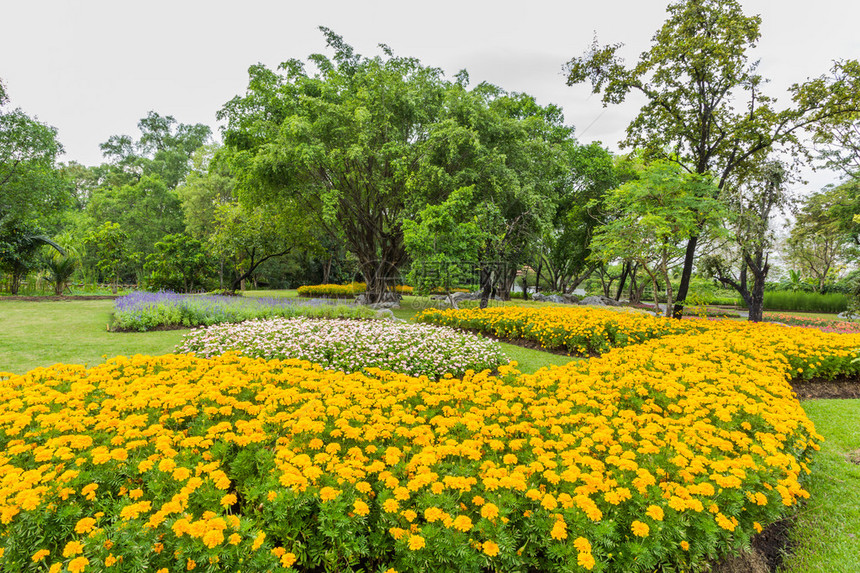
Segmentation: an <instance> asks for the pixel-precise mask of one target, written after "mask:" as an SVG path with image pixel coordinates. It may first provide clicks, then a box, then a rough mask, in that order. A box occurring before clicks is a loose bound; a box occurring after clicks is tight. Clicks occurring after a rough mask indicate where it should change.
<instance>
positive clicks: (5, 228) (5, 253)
mask: <svg viewBox="0 0 860 573" xmlns="http://www.w3.org/2000/svg"><path fill="white" fill-rule="evenodd" d="M43 246H50V247H53V248H54V249H56V250H57V251H58V252H59V253H60V254H65V253H64V251H63V249H62V248H61V247H60V246H59V245H57V244H56V243H55V242H54V241H52V240H51V239H49V238H48V237H46V236H44V235H43V234H41V230H40V229H39V228H38V227H36V226H35V225H31V224H29V223H25V222H23V221H21V220H16V219H12V218H6V219H0V270H3V271H5V272H7V273H9V276H10V279H11V280H10V285H9V290H10V291H11V293H12V294H13V295H14V294H18V288H19V286H20V284H21V279H23V278H24V277H25V276H26V275H27V273H29V272H30V271H32V270H35V269H36V268H37V267H38V266H39V263H40V261H39V257H38V255H39V250H40V249H41V248H42V247H43Z"/></svg>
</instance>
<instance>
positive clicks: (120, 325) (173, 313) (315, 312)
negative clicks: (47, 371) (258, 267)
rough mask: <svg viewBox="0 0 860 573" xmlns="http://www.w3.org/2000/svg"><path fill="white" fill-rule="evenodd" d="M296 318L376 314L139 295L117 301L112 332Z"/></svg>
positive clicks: (308, 304)
mask: <svg viewBox="0 0 860 573" xmlns="http://www.w3.org/2000/svg"><path fill="white" fill-rule="evenodd" d="M294 316H312V317H325V318H334V317H346V318H369V317H371V316H373V312H372V311H370V310H368V309H366V308H362V307H359V306H346V305H333V304H331V303H330V302H328V301H324V300H303V301H297V300H295V299H289V298H262V297H261V298H256V297H254V298H252V297H235V296H200V295H186V294H177V293H172V292H154V293H153V292H141V291H138V292H133V293H131V294H130V295H128V296H124V297H121V298H118V299H117V300H116V303H115V306H114V315H113V324H112V325H111V330H117V331H131V330H136V331H141V332H142V331H146V330H152V329H153V328H159V327H182V326H186V327H191V326H201V325H206V326H208V325H212V324H220V323H223V322H234V323H235V322H242V321H244V320H250V319H255V318H272V317H287V318H289V317H294Z"/></svg>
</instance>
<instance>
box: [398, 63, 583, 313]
mask: <svg viewBox="0 0 860 573" xmlns="http://www.w3.org/2000/svg"><path fill="white" fill-rule="evenodd" d="M467 87H468V78H467V77H466V75H465V74H462V73H461V74H460V76H459V77H458V82H457V84H456V85H452V86H450V87H449V89H448V90H447V92H446V99H445V105H444V108H443V110H442V113H443V115H442V116H441V119H440V121H438V122H436V123H435V124H433V125H431V126H430V127H429V129H428V131H429V136H428V138H427V141H426V143H425V144H424V145H423V146H422V147H423V154H422V156H421V162H420V167H419V169H418V171H417V173H416V174H415V175H414V177H413V178H412V181H411V183H412V185H411V192H412V197H411V200H412V202H413V204H414V205H415V206H414V207H413V209H415V210H416V211H417V212H416V213H415V215H414V217H413V218H412V219H411V221H405V222H404V233H410V232H411V233H413V234H415V235H416V236H415V237H413V238H412V239H411V240H407V251H408V252H409V254H410V256H411V257H412V258H413V260H414V262H415V263H417V264H418V265H419V267H424V266H426V263H427V262H428V260H430V259H433V260H434V261H435V262H436V263H440V262H442V261H447V264H448V265H449V266H450V265H456V266H458V267H462V268H459V269H457V272H460V273H467V274H468V273H469V272H470V270H471V271H472V272H474V273H476V275H477V278H478V281H477V282H478V283H479V284H480V287H481V290H482V292H483V296H482V306H486V304H487V301H488V297H489V295H490V293H491V291H492V290H493V289H496V290H497V292H498V293H499V295H500V296H501V297H502V298H506V297H508V296H509V292H510V290H511V288H512V286H513V282H514V280H515V278H516V273H517V271H518V270H519V269H520V268H522V266H523V265H524V264H525V263H526V262H528V260H529V258H530V253H531V252H533V251H535V250H536V245H537V242H538V240H539V238H540V237H541V235H542V234H544V232H545V231H547V230H548V228H549V226H550V225H551V224H552V221H553V217H554V216H555V214H556V204H557V202H558V200H559V197H560V196H562V195H563V194H567V195H573V194H574V193H575V191H574V190H573V189H572V187H573V183H572V182H573V180H574V179H575V178H576V176H577V175H578V174H574V173H573V170H574V167H575V165H574V161H573V158H574V156H575V155H576V152H577V151H578V150H579V148H578V146H576V144H575V141H574V140H573V138H572V128H570V127H568V126H565V125H564V119H563V116H562V114H561V110H560V109H558V108H557V107H555V106H546V107H542V106H539V105H538V104H537V103H536V101H535V100H534V98H533V97H531V96H529V95H526V94H518V93H507V92H505V91H503V90H501V89H500V88H498V87H496V86H492V85H488V84H481V85H479V86H476V87H475V88H474V89H471V90H470V89H467ZM422 205H423V207H421V206H422ZM419 208H420V210H419ZM440 209H441V211H440ZM446 210H447V211H449V213H443V211H446ZM413 222H424V223H427V224H428V225H429V226H430V227H434V229H430V228H427V229H421V228H420V225H417V226H416V225H414V224H412V223H413ZM440 225H441V227H440ZM450 225H454V226H455V227H456V226H462V228H461V229H457V228H454V227H451V226H450ZM442 227H446V228H445V230H444V231H443V230H442ZM428 233H433V234H434V240H433V241H432V244H433V245H434V250H433V252H430V251H428V247H427V244H422V240H421V239H417V238H416V237H422V236H427V235H428ZM467 237H468V238H467ZM473 282H474V281H473Z"/></svg>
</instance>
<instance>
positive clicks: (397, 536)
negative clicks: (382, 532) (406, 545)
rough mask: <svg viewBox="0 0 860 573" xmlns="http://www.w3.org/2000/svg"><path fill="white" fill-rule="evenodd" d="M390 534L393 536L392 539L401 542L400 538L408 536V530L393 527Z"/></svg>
mask: <svg viewBox="0 0 860 573" xmlns="http://www.w3.org/2000/svg"><path fill="white" fill-rule="evenodd" d="M388 533H390V534H391V537H393V538H394V540H395V541H400V538H401V537H403V536H404V535H406V530H405V529H401V528H399V527H392V528H391V529H389V530H388Z"/></svg>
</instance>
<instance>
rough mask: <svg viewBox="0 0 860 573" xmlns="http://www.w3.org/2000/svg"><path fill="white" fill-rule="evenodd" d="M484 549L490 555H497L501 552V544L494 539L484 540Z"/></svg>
mask: <svg viewBox="0 0 860 573" xmlns="http://www.w3.org/2000/svg"><path fill="white" fill-rule="evenodd" d="M482 551H483V552H484V553H486V554H487V555H489V556H490V557H495V556H496V555H498V554H499V546H498V545H497V544H495V543H494V542H492V541H484V543H483V547H482Z"/></svg>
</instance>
